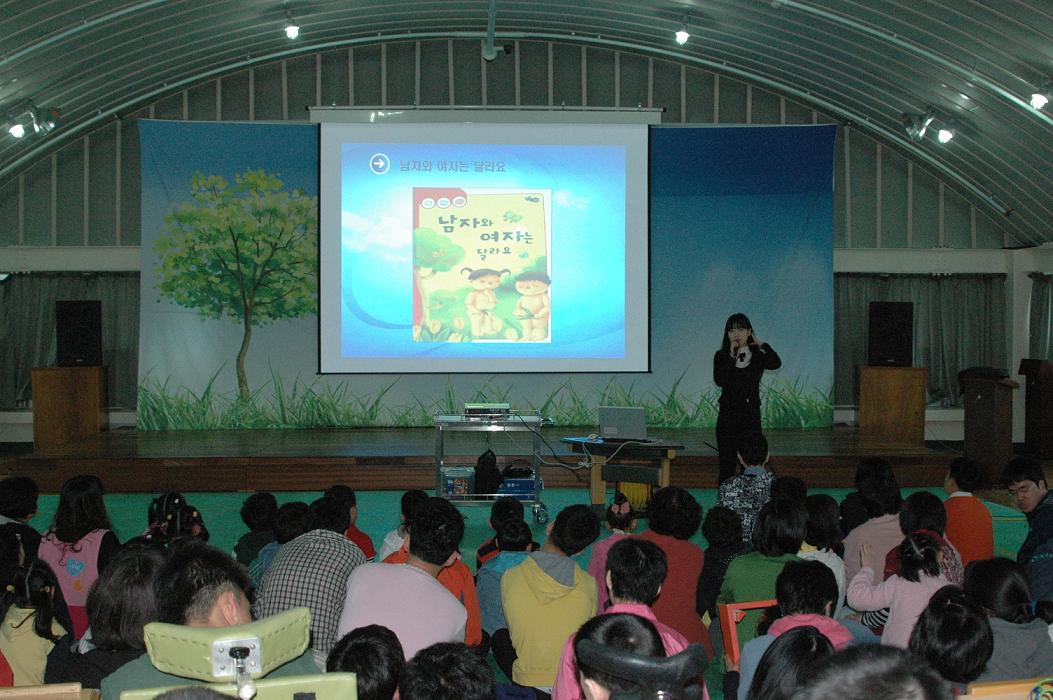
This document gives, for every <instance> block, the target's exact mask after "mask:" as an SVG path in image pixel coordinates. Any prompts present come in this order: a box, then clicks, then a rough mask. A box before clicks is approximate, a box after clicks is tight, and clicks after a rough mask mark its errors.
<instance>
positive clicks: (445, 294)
mask: <svg viewBox="0 0 1053 700" xmlns="http://www.w3.org/2000/svg"><path fill="white" fill-rule="evenodd" d="M551 201H552V193H551V190H548V189H527V188H500V189H486V188H436V187H427V188H424V187H415V188H413V340H414V341H415V342H419V343H456V342H461V343H466V342H471V343H548V342H551V329H552V301H551V297H550V295H549V287H550V286H551V284H552V280H551V278H550V277H549V274H550V272H549V271H550V266H549V250H550V248H551Z"/></svg>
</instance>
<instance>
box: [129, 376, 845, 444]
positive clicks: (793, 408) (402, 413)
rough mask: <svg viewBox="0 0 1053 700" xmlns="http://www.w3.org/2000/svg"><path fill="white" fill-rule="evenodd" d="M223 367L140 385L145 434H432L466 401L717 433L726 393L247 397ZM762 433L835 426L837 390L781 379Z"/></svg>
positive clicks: (503, 390) (771, 384)
mask: <svg viewBox="0 0 1053 700" xmlns="http://www.w3.org/2000/svg"><path fill="white" fill-rule="evenodd" d="M222 371H223V368H220V370H218V371H217V372H216V373H215V374H214V375H212V377H211V378H210V379H209V381H208V382H207V384H206V385H205V388H204V389H203V390H201V391H200V392H195V391H193V390H190V389H188V388H186V387H182V388H179V389H174V388H172V387H171V386H169V382H168V380H165V381H164V382H161V381H159V380H157V379H156V378H154V377H152V376H150V375H148V376H147V377H146V378H145V379H144V380H143V382H142V384H141V385H140V386H139V428H140V429H141V430H224V429H236V428H242V429H267V428H339V427H374V426H390V427H428V426H431V425H432V417H433V416H434V415H436V414H457V413H460V411H461V408H462V407H463V405H464V404H465V403H467V402H487V403H494V402H502V403H510V404H512V405H513V406H515V407H516V408H521V409H525V410H537V411H539V412H540V414H541V415H543V416H545V417H547V418H551V419H552V422H553V424H555V425H558V426H589V425H595V424H596V407H597V406H642V407H643V408H644V409H645V410H646V411H647V422H648V425H650V426H651V427H653V428H667V429H668V428H712V427H713V426H715V425H716V419H717V399H718V398H719V390H718V389H717V388H716V387H708V388H706V389H704V390H701V391H697V392H690V391H686V390H685V389H684V387H683V382H684V378H685V376H686V372H685V373H682V374H681V375H680V376H679V377H677V378H676V379H675V380H674V381H673V382H672V384H670V386H669V387H668V388H667V389H665V390H661V389H659V390H648V391H639V390H638V388H637V386H636V383H635V382H630V383H629V384H627V385H623V384H622V383H620V382H619V381H618V379H617V378H612V379H611V380H610V381H608V382H607V384H606V385H604V386H603V388H602V389H599V390H592V389H588V390H579V389H578V388H577V387H575V385H574V382H573V380H572V379H567V380H566V381H565V382H563V383H562V384H560V385H559V386H558V387H557V388H556V389H555V390H554V391H552V392H551V393H550V394H549V395H548V396H547V397H545V399H544V400H543V401H541V402H540V403H538V404H536V405H535V404H533V403H530V402H526V405H523V403H522V402H520V401H517V400H516V393H515V387H514V386H513V385H505V384H501V383H499V382H498V381H497V379H496V378H490V379H487V380H486V381H485V382H483V383H482V384H481V385H478V386H476V387H474V388H472V389H471V390H469V391H463V392H458V391H457V390H456V389H455V388H454V386H453V384H452V382H451V381H450V379H449V378H447V379H446V382H445V385H444V386H443V388H442V390H441V391H440V392H438V393H437V394H436V395H434V396H427V397H422V396H415V397H414V403H411V404H408V405H392V404H390V402H388V401H386V399H387V398H388V395H389V393H390V392H391V390H392V388H393V387H394V386H395V384H397V383H398V381H399V380H398V379H395V380H393V381H391V382H390V383H389V384H387V385H385V386H383V387H382V388H381V389H379V390H378V391H376V392H373V393H369V394H363V395H358V394H356V393H354V392H352V391H351V383H350V382H339V383H331V382H324V381H319V380H314V381H311V382H305V381H302V380H301V379H300V378H299V377H297V378H296V379H295V380H294V381H293V382H292V384H291V386H287V385H286V383H285V382H284V381H283V380H282V378H281V377H280V376H279V375H278V373H277V371H275V370H274V369H273V368H271V372H270V382H269V383H267V384H264V385H263V386H260V387H258V388H257V389H256V390H255V391H253V392H251V394H250V395H249V397H248V398H247V399H243V398H240V397H239V395H238V394H237V393H236V392H230V393H227V394H224V393H221V392H218V391H217V390H216V388H215V385H216V379H217V377H218V376H219V374H220V372H222ZM762 394H763V396H762V413H763V422H764V426H765V427H766V428H767V429H770V430H780V429H781V430H787V429H795V428H796V429H799V428H818V427H824V426H828V425H830V423H831V422H832V419H833V398H832V397H833V392H832V391H823V390H821V389H817V388H814V387H806V386H804V385H803V384H801V382H800V381H799V380H794V381H789V380H786V379H783V378H782V377H776V378H774V379H772V380H771V381H768V382H765V384H764V387H763V389H762Z"/></svg>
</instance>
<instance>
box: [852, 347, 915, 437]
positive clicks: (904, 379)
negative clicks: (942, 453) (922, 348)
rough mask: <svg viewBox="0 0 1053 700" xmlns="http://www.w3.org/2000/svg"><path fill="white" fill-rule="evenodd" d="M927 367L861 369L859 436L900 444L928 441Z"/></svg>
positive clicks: (864, 367) (865, 367)
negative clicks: (926, 427)
mask: <svg viewBox="0 0 1053 700" xmlns="http://www.w3.org/2000/svg"><path fill="white" fill-rule="evenodd" d="M927 378H928V372H927V370H926V369H925V368H924V367H867V366H861V367H860V368H859V436H860V437H861V438H866V439H868V440H885V441H888V442H890V443H895V444H897V445H904V444H909V445H916V446H919V447H920V446H924V444H925V386H926V381H927Z"/></svg>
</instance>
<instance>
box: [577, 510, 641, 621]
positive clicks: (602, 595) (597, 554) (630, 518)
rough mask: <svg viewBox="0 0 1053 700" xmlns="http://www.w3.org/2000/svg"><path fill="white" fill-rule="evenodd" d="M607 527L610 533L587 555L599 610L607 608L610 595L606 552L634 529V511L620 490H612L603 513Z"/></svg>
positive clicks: (593, 546)
mask: <svg viewBox="0 0 1053 700" xmlns="http://www.w3.org/2000/svg"><path fill="white" fill-rule="evenodd" d="M604 520H606V526H607V529H608V530H610V531H611V534H610V535H608V536H607V537H605V538H603V539H602V540H599V541H597V542H596V544H594V545H592V554H591V555H589V568H588V572H589V574H590V575H591V576H592V577H593V578H594V579H596V590H597V593H598V596H599V597H598V598H597V606H598V609H599V610H600V612H603V611H604V610H606V609H607V605H608V604H609V603H610V600H611V599H610V596H609V594H608V593H607V582H606V577H607V553H608V552H609V551H610V550H611V547H612V546H614V543H615V542H618V541H619V540H623V539H625V538H626V537H628V536H629V535H631V534H632V533H633V531H634V530H636V512H635V511H634V510H633V506H632V504H631V503H629V498H628V497H627V496H626V495H625V494H624V493H622V492H621V491H615V492H614V500H613V501H611V504H610V505H609V506H607V510H606V512H605V513H604Z"/></svg>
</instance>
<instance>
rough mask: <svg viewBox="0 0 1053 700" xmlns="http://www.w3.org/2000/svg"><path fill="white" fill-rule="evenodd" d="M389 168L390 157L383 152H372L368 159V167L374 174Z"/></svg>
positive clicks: (379, 173)
mask: <svg viewBox="0 0 1053 700" xmlns="http://www.w3.org/2000/svg"><path fill="white" fill-rule="evenodd" d="M389 168H391V159H390V158H388V157H387V156H386V155H384V154H383V153H374V154H373V156H372V157H371V158H370V159H369V169H370V170H372V171H373V173H374V174H376V175H383V174H384V173H386V172H387V171H388V169H389Z"/></svg>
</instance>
